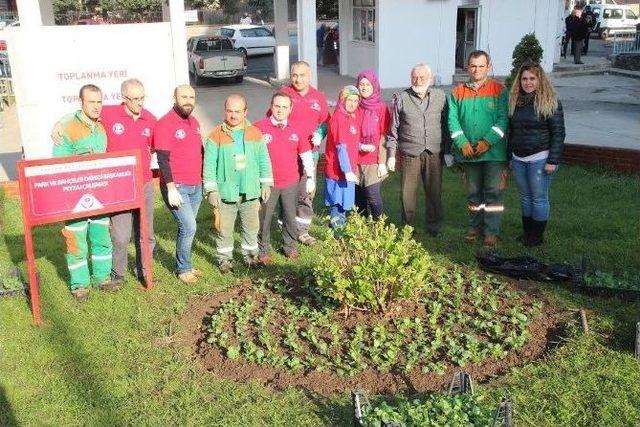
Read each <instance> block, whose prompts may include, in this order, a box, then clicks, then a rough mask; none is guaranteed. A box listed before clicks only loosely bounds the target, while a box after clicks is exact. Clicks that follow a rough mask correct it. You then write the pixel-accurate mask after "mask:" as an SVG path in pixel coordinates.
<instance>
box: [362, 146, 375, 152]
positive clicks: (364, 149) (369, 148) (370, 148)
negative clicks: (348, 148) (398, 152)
mask: <svg viewBox="0 0 640 427" xmlns="http://www.w3.org/2000/svg"><path fill="white" fill-rule="evenodd" d="M360 151H362V152H363V153H373V152H374V151H376V146H375V145H373V144H360Z"/></svg>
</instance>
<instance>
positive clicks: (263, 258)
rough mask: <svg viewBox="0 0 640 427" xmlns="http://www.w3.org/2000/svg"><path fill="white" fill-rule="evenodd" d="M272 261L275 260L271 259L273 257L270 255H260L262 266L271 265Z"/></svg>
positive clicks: (259, 259)
mask: <svg viewBox="0 0 640 427" xmlns="http://www.w3.org/2000/svg"><path fill="white" fill-rule="evenodd" d="M272 261H273V259H272V258H271V255H269V254H262V255H258V262H259V263H260V264H261V265H269V264H271V262H272Z"/></svg>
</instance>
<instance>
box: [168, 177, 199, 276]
mask: <svg viewBox="0 0 640 427" xmlns="http://www.w3.org/2000/svg"><path fill="white" fill-rule="evenodd" d="M176 189H177V190H178V193H180V196H182V201H183V203H182V205H180V207H179V208H174V207H172V206H170V205H169V202H168V200H167V188H166V186H164V185H162V186H161V188H160V190H161V192H162V198H163V199H164V202H165V204H166V205H167V207H168V208H169V210H170V211H171V214H172V215H173V217H174V218H175V219H176V222H177V223H178V237H177V239H176V270H177V271H178V274H182V273H186V272H188V271H191V246H192V245H193V238H194V237H195V235H196V217H197V216H198V209H200V202H202V184H201V183H200V184H197V185H184V184H176Z"/></svg>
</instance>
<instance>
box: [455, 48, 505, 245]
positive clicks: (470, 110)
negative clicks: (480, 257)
mask: <svg viewBox="0 0 640 427" xmlns="http://www.w3.org/2000/svg"><path fill="white" fill-rule="evenodd" d="M490 67H491V59H490V58H489V54H487V53H486V52H484V51H481V50H477V51H474V52H471V54H470V55H469V60H468V61H467V68H468V71H469V77H470V79H469V81H468V82H466V83H462V84H460V85H458V86H456V87H455V88H454V89H453V91H452V92H451V95H450V96H449V131H450V132H451V138H452V139H453V147H452V152H453V155H454V156H455V157H456V160H457V161H459V162H461V163H462V164H463V166H464V180H465V187H466V190H467V209H468V210H469V215H470V218H471V225H470V227H469V230H468V231H467V233H466V234H465V236H464V238H465V240H466V241H468V242H472V241H475V240H476V239H478V238H479V237H480V236H481V235H484V240H483V244H484V246H485V247H488V248H489V247H494V246H495V245H496V243H497V239H498V234H499V233H500V223H501V221H502V212H503V211H504V205H503V201H502V200H503V195H502V193H503V190H504V187H505V177H506V175H505V171H506V169H505V166H506V162H507V141H506V138H505V131H506V129H507V124H508V96H509V95H508V93H507V90H506V89H505V87H504V86H503V85H502V84H500V83H498V82H497V81H495V80H492V79H489V78H488V75H489V69H490Z"/></svg>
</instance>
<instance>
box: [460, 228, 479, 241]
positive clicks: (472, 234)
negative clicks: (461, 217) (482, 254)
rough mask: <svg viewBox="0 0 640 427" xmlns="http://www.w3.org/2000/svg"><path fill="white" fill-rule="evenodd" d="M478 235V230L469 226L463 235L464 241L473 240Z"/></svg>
mask: <svg viewBox="0 0 640 427" xmlns="http://www.w3.org/2000/svg"><path fill="white" fill-rule="evenodd" d="M478 237H480V231H479V230H476V229H475V228H471V229H469V231H467V233H466V234H465V235H464V241H465V242H475V241H476V240H477V239H478Z"/></svg>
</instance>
